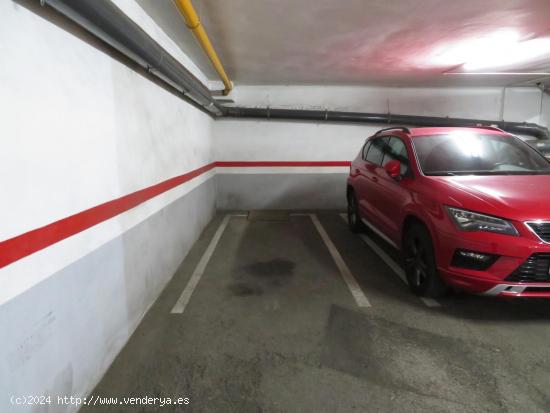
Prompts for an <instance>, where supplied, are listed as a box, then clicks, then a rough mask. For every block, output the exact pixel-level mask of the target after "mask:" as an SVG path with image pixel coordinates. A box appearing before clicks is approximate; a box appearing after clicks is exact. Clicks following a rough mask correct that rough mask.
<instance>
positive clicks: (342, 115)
mask: <svg viewBox="0 0 550 413" xmlns="http://www.w3.org/2000/svg"><path fill="white" fill-rule="evenodd" d="M224 116H226V117H232V118H253V119H284V120H306V121H318V122H321V121H322V122H325V121H326V122H349V123H373V124H401V125H411V126H496V127H498V128H500V129H502V130H505V131H507V132H511V133H518V134H522V135H529V136H535V137H537V138H539V139H550V131H549V130H548V128H546V127H544V126H540V125H537V124H536V123H526V122H505V121H492V120H483V119H465V118H444V117H435V116H413V115H394V114H388V113H382V114H381V113H362V112H339V111H326V110H303V109H273V108H245V107H226V108H225V109H224Z"/></svg>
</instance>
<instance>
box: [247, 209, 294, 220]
mask: <svg viewBox="0 0 550 413" xmlns="http://www.w3.org/2000/svg"><path fill="white" fill-rule="evenodd" d="M248 220H249V221H288V211H257V210H253V211H249V212H248Z"/></svg>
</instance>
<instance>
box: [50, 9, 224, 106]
mask: <svg viewBox="0 0 550 413" xmlns="http://www.w3.org/2000/svg"><path fill="white" fill-rule="evenodd" d="M42 1H43V3H45V4H48V5H49V6H51V7H53V8H54V9H56V10H57V11H58V12H60V13H62V14H64V15H65V16H67V17H68V18H69V19H71V20H73V21H75V22H76V23H77V24H79V25H80V26H81V27H83V28H85V29H86V30H88V31H89V32H91V33H92V34H94V35H95V36H97V37H99V38H100V39H101V40H103V41H104V42H106V43H107V44H109V45H110V46H112V47H114V48H115V49H117V50H118V51H120V52H121V53H123V54H124V55H126V56H127V57H129V58H130V59H132V60H133V61H135V62H136V63H138V64H139V65H141V66H143V67H144V68H146V69H147V70H149V71H150V72H151V73H153V74H154V75H156V76H158V77H159V78H161V79H162V80H164V81H165V82H168V83H170V84H171V85H172V86H174V87H176V88H177V89H179V90H181V91H182V92H183V93H185V94H186V95H187V96H188V97H190V98H191V99H193V100H194V101H196V102H197V103H199V104H200V105H201V106H203V107H205V108H206V109H208V110H209V111H210V112H212V113H213V114H217V115H220V114H221V111H222V109H221V105H220V104H219V103H218V102H216V100H215V99H214V98H213V97H212V93H211V92H210V90H209V89H208V88H207V87H206V86H204V85H203V84H202V83H201V82H200V81H199V80H198V79H197V78H196V77H195V76H194V75H193V74H192V73H191V72H189V71H188V70H187V69H186V68H185V67H184V66H183V65H182V64H181V63H180V62H178V61H177V60H176V59H175V58H173V57H172V56H171V55H170V54H169V53H168V52H166V51H165V50H164V49H163V48H162V47H161V46H160V45H159V44H158V43H157V42H156V41H155V40H153V39H152V38H151V37H150V36H149V35H148V34H147V33H145V32H144V31H143V30H142V29H141V27H139V25H137V24H136V23H135V22H134V21H133V20H131V19H130V18H129V17H128V16H126V14H124V13H123V12H122V11H121V10H120V9H119V8H118V7H116V6H115V5H114V4H113V3H112V2H111V1H109V0H42Z"/></svg>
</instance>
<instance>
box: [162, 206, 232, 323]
mask: <svg viewBox="0 0 550 413" xmlns="http://www.w3.org/2000/svg"><path fill="white" fill-rule="evenodd" d="M230 219H231V215H226V216H225V217H224V218H223V220H222V222H221V224H220V226H219V227H218V230H217V231H216V233H215V234H214V236H213V237H212V240H211V241H210V244H208V247H207V248H206V251H204V254H202V257H201V259H200V261H199V263H198V264H197V266H196V268H195V271H193V274H191V278H190V279H189V282H188V283H187V285H186V286H185V289H184V290H183V292H182V293H181V295H180V298H179V299H178V301H177V302H176V305H174V308H172V311H171V313H172V314H181V313H183V311H184V310H185V307H186V306H187V304H188V303H189V300H190V299H191V295H192V294H193V291H195V288H196V287H197V284H198V283H199V281H200V279H201V277H202V274H203V273H204V270H205V268H206V266H207V265H208V262H209V261H210V258H211V257H212V254H213V253H214V250H215V249H216V246H217V245H218V242H219V240H220V238H221V237H222V234H223V232H224V231H225V227H227V224H228V223H229V220H230Z"/></svg>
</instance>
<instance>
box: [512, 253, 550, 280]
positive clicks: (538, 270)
mask: <svg viewBox="0 0 550 413" xmlns="http://www.w3.org/2000/svg"><path fill="white" fill-rule="evenodd" d="M549 272H550V254H533V255H531V256H530V257H529V258H528V259H527V260H526V261H525V262H524V263H523V264H521V265H520V266H519V267H518V268H517V269H516V270H515V271H514V272H513V273H512V274H511V275H510V276H509V277H508V278H507V279H506V280H507V281H514V282H550V274H549Z"/></svg>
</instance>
